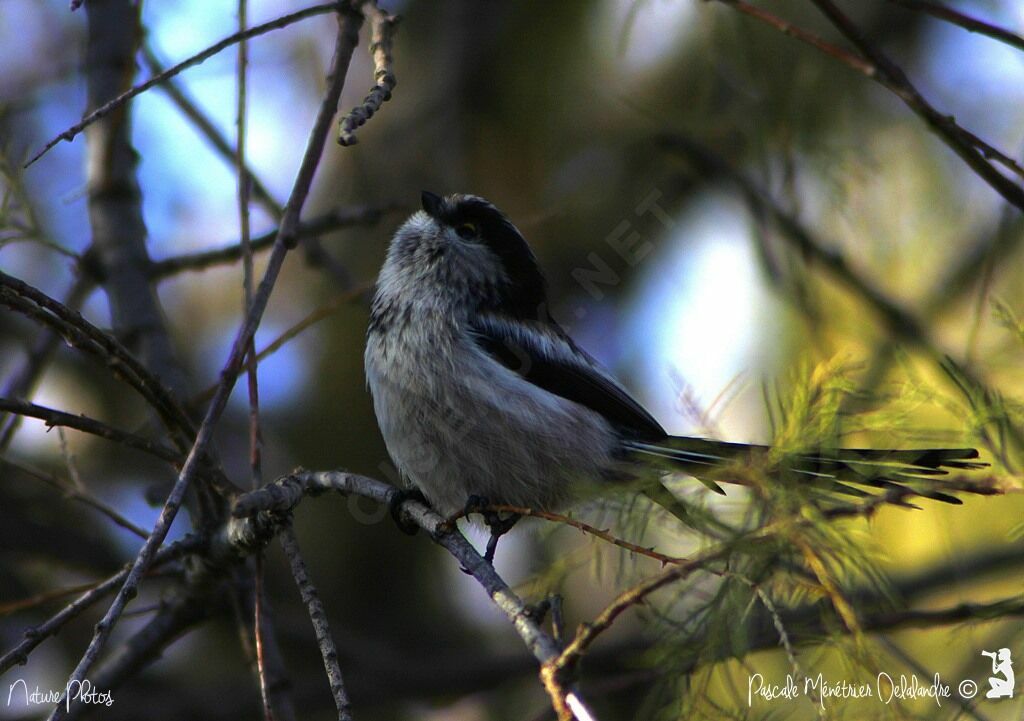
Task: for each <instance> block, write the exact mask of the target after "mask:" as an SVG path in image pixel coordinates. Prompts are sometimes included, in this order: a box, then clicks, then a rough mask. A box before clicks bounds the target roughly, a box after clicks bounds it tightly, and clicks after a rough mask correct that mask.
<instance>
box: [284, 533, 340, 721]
mask: <svg viewBox="0 0 1024 721" xmlns="http://www.w3.org/2000/svg"><path fill="white" fill-rule="evenodd" d="M281 548H282V549H283V550H284V554H285V556H287V557H288V564H289V565H290V566H291V569H292V576H293V577H294V578H295V585H296V586H298V587H299V595H301V596H302V602H303V603H305V604H306V607H307V609H308V610H309V620H310V621H312V622H313V630H314V631H315V632H316V642H317V644H318V645H319V646H320V655H321V656H323V659H324V669H325V670H326V671H327V680H328V681H329V682H330V684H331V695H332V696H334V705H335V707H336V708H337V709H338V721H352V704H351V703H350V702H349V700H348V693H346V691H345V683H344V681H343V680H342V677H341V668H340V667H339V666H338V649H337V648H336V647H335V645H334V638H333V637H332V636H331V628H330V626H329V625H328V623H327V612H326V611H324V605H323V603H322V602H321V601H320V594H318V593H317V591H316V586H314V585H313V581H312V580H310V578H309V572H308V571H307V570H306V563H305V561H303V560H302V553H301V551H300V550H299V541H298V539H297V538H296V537H295V531H294V530H293V529H292V526H291V523H285V524H284V526H283V527H282V528H281Z"/></svg>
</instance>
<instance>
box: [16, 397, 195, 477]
mask: <svg viewBox="0 0 1024 721" xmlns="http://www.w3.org/2000/svg"><path fill="white" fill-rule="evenodd" d="M0 411H5V412H7V413H17V414H18V415H21V416H28V417H29V418H38V419H39V420H41V421H44V422H45V423H46V425H48V426H50V427H53V426H64V427H65V428H74V429H75V430H77V431H82V432H83V433H89V434H91V435H94V436H99V437H100V438H106V439H107V440H108V441H113V442H114V443H119V444H121V445H123V446H128V447H129V448H135V449H136V450H140V451H143V452H145V453H148V454H150V455H152V456H156V457H157V458H160V459H161V460H164V461H168V462H169V463H172V464H174V465H177V464H178V463H180V462H181V455H180V454H179V453H178V451H176V450H174V449H173V448H171V447H169V446H165V445H163V444H162V443H159V442H157V441H151V440H149V439H148V438H143V437H141V436H137V435H135V434H134V433H129V432H128V431H122V430H120V429H118V428H114V427H113V426H108V425H107V424H106V423H103V422H102V421H98V420H96V419H95V418H89V417H88V416H84V415H75V414H73V413H66V412H65V411H59V410H57V409H55V408H47V407H46V406H40V405H37V404H35V403H29V402H28V401H19V400H14V399H11V398H0Z"/></svg>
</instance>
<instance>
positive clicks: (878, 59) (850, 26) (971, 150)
mask: <svg viewBox="0 0 1024 721" xmlns="http://www.w3.org/2000/svg"><path fill="white" fill-rule="evenodd" d="M811 2H813V3H814V4H815V5H817V6H818V9H819V10H821V12H822V13H823V14H824V15H825V17H827V18H828V19H829V20H830V21H831V22H832V24H833V25H834V26H835V27H836V29H837V30H839V32H841V33H842V34H843V35H845V36H846V38H847V39H848V40H849V41H850V42H851V43H853V45H854V47H856V48H857V50H859V51H860V52H861V54H862V55H863V56H864V58H865V59H867V60H868V61H869V62H871V63H872V64H873V65H874V66H875V68H876V70H877V72H875V73H874V74H872V75H871V76H870V77H871V78H872V79H873V80H876V81H878V82H879V83H881V84H882V85H884V86H885V87H886V88H888V89H889V90H891V91H892V92H893V93H894V94H895V95H896V96H897V97H898V98H900V100H902V101H903V102H904V103H905V104H906V105H907V107H909V108H910V109H911V110H912V111H914V113H916V114H917V115H918V116H919V117H920V118H921V119H922V120H924V122H925V124H926V125H927V126H928V128H929V129H930V130H931V131H932V132H933V133H935V135H937V136H938V137H939V138H940V139H941V140H942V141H943V142H945V144H946V145H947V146H949V147H950V148H951V149H952V150H953V151H954V152H955V153H956V154H957V155H959V156H960V158H961V159H962V160H963V161H964V162H965V163H967V165H968V166H969V167H970V168H971V170H973V171H974V172H975V173H976V174H977V175H978V176H979V177H980V178H981V179H982V180H984V181H985V182H986V183H988V184H989V185H990V186H991V187H992V188H993V189H994V190H995V191H996V192H998V193H999V194H1000V195H1002V196H1003V198H1005V199H1006V200H1007V202H1009V203H1011V204H1013V205H1015V206H1016V207H1017V208H1018V209H1020V210H1022V211H1024V188H1021V186H1020V185H1018V184H1017V183H1014V182H1013V181H1011V180H1010V179H1009V178H1007V177H1006V176H1004V175H1003V174H1002V173H1000V172H999V171H998V170H996V169H995V167H993V166H992V164H991V163H989V162H988V161H989V159H992V160H995V161H996V162H998V163H1000V164H1001V165H1003V166H1004V167H1006V168H1007V169H1009V170H1010V171H1012V172H1013V173H1015V174H1016V175H1018V176H1020V177H1024V168H1022V167H1021V166H1020V165H1019V164H1018V163H1017V162H1016V161H1015V160H1014V159H1013V158H1011V157H1010V156H1008V155H1006V154H1005V153H1003V152H1002V151H1000V150H998V149H997V148H995V147H994V146H992V145H991V144H989V143H987V142H985V141H984V140H982V139H981V138H979V137H978V136H977V135H975V134H974V133H972V132H970V131H968V130H966V129H964V128H963V127H961V126H960V125H958V124H957V122H956V120H955V119H954V118H953V117H952V116H951V115H947V114H945V113H942V112H940V111H939V110H937V109H936V108H935V107H934V106H933V105H932V104H931V103H929V102H928V101H927V100H926V99H925V98H924V96H923V95H921V93H920V92H919V91H918V89H917V88H916V87H915V86H914V85H913V84H912V83H911V82H910V79H909V78H908V77H907V75H906V73H904V72H903V70H902V69H901V68H900V67H899V66H898V65H896V64H895V63H894V62H893V61H892V60H890V59H889V57H888V56H887V55H886V54H885V53H883V52H882V51H881V50H880V49H879V48H878V47H876V46H875V45H874V44H873V43H872V42H871V41H869V40H868V39H867V37H866V36H865V35H864V34H863V33H862V32H861V31H860V29H859V28H858V27H857V26H856V25H855V24H854V23H853V21H852V20H850V18H849V17H847V16H846V15H845V14H844V13H843V12H842V11H841V10H840V9H839V8H838V7H837V6H836V5H835V4H834V3H833V2H831V0H811Z"/></svg>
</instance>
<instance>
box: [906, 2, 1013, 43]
mask: <svg viewBox="0 0 1024 721" xmlns="http://www.w3.org/2000/svg"><path fill="white" fill-rule="evenodd" d="M889 2H891V3H893V4H894V5H899V6H901V7H905V8H907V9H909V10H917V11H919V12H923V13H926V14H928V15H931V16H932V17H936V18H938V19H940V20H945V21H946V22H948V23H952V24H954V25H959V26H960V27H962V28H963V29H964V30H967V31H968V32H972V33H979V34H981V35H987V36H988V37H990V38H992V39H994V40H998V41H999V42H1001V43H1006V44H1007V45H1009V46H1011V47H1014V48H1017V49H1018V50H1024V37H1021V36H1020V35H1018V34H1017V33H1014V32H1010V31H1009V30H1007V29H1006V28H1002V27H999V26H998V25H993V24H992V23H990V22H986V21H984V20H979V19H978V18H974V17H971V16H970V15H967V14H966V13H962V12H960V11H958V10H954V9H953V8H951V7H948V6H946V5H943V4H941V3H937V2H928V1H927V0H889Z"/></svg>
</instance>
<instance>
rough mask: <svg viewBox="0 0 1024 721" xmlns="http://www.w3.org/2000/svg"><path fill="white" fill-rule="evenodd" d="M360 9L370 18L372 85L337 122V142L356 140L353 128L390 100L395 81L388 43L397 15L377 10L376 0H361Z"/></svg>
mask: <svg viewBox="0 0 1024 721" xmlns="http://www.w3.org/2000/svg"><path fill="white" fill-rule="evenodd" d="M362 9H363V13H364V14H365V15H366V17H367V19H368V20H369V21H370V55H372V56H373V78H374V81H375V83H376V84H375V85H374V86H373V87H372V88H371V89H370V92H369V93H368V94H367V96H366V97H365V98H363V102H362V104H360V105H357V106H356V107H354V108H352V110H350V111H349V112H348V114H347V115H346V116H345V117H344V118H342V119H341V122H340V123H338V145H342V146H349V145H355V144H356V143H358V142H359V139H358V138H356V135H355V133H356V129H357V128H360V127H362V125H363V124H364V123H365V122H366V121H367V120H369V119H370V118H372V117H373V116H374V114H375V113H376V112H377V111H378V110H380V108H381V106H382V105H383V104H384V103H386V102H387V101H388V100H391V92H392V91H393V90H394V89H395V86H396V85H397V84H398V80H397V79H396V78H395V69H394V66H395V63H394V58H392V55H391V53H392V45H393V42H394V37H395V28H396V27H397V26H398V18H397V17H395V16H394V15H391V14H389V13H387V12H386V11H384V10H381V9H380V8H379V7H378V6H377V2H376V0H368V1H367V2H364V3H363V6H362Z"/></svg>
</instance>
